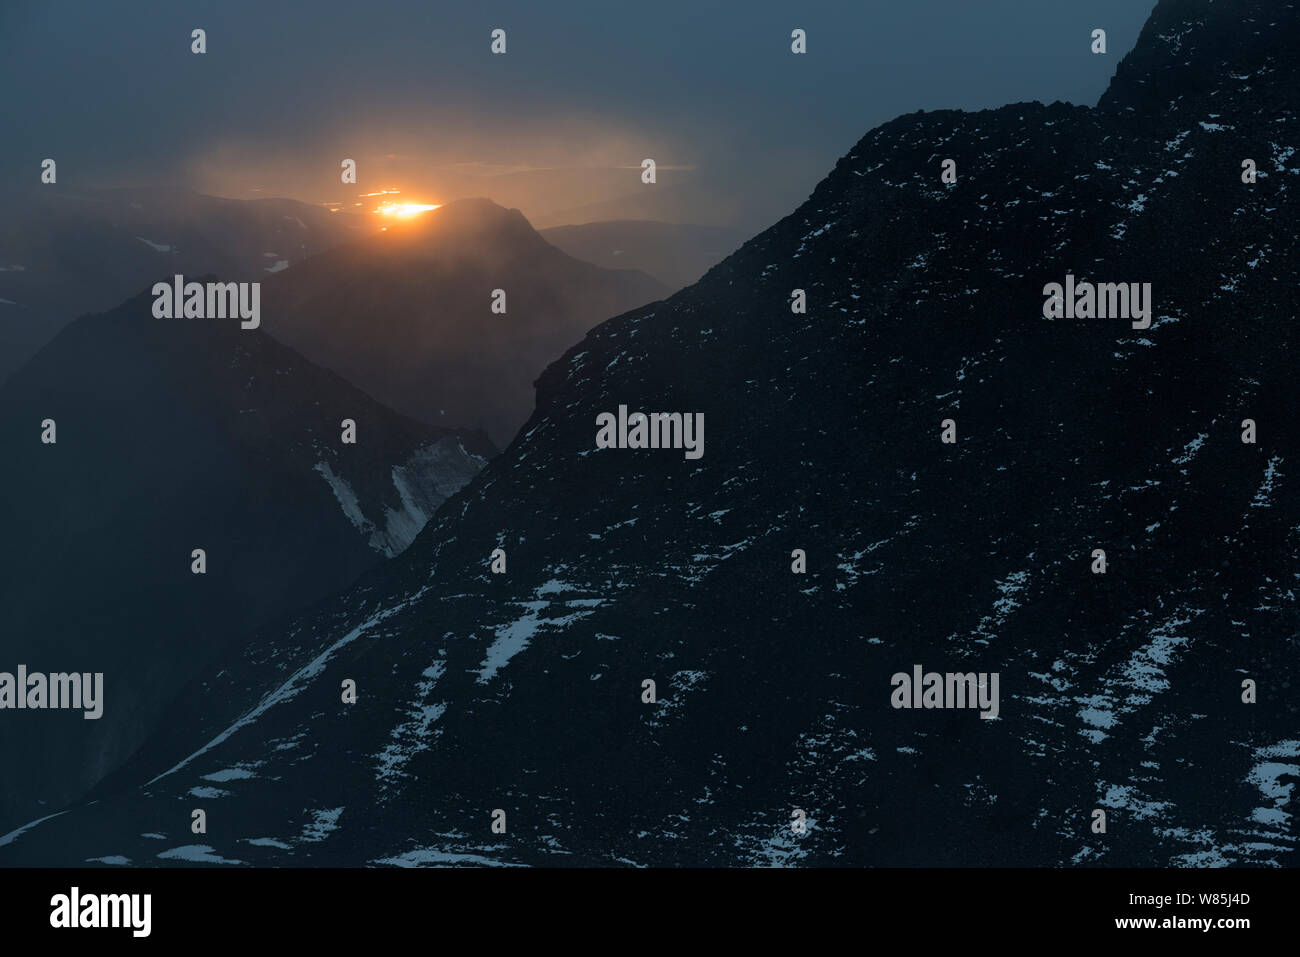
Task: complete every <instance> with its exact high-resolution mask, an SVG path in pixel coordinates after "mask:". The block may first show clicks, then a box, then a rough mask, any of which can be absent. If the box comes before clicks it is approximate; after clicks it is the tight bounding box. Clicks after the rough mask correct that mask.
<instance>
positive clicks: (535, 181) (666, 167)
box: [0, 0, 1155, 231]
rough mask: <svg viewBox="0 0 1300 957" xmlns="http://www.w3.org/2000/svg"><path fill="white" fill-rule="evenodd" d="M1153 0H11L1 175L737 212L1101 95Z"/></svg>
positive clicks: (743, 223)
mask: <svg viewBox="0 0 1300 957" xmlns="http://www.w3.org/2000/svg"><path fill="white" fill-rule="evenodd" d="M1154 5H1155V0H1086V2H1080V0H978V2H975V0H906V2H899V0H854V2H850V0H837V2H826V0H799V2H775V0H729V2H721V0H684V2H682V0H671V2H660V3H647V4H635V3H631V2H627V3H611V2H608V0H590V2H589V0H573V2H565V0H554V2H538V0H526V2H491V0H488V2H475V3H451V2H435V0H366V2H361V3H356V2H342V0H312V2H310V3H308V2H293V3H290V2H282V0H256V2H246V0H218V2H186V3H178V2H175V0H131V2H129V3H104V2H103V0H86V2H60V0H48V2H39V0H31V2H29V0H0V97H2V99H0V102H3V103H4V108H3V126H4V134H3V136H0V141H2V145H0V177H2V178H3V179H4V180H5V181H7V182H9V183H22V184H26V183H27V182H28V180H30V181H31V183H32V184H37V183H38V182H39V173H40V163H41V160H42V159H44V158H46V157H53V158H55V159H56V160H57V162H58V171H59V182H60V183H61V184H65V185H68V184H72V185H80V184H84V185H86V186H95V187H101V186H128V185H129V186H183V187H188V188H194V189H198V190H200V191H203V192H207V193H213V194H215V195H221V196H230V197H235V198H257V197H265V196H287V197H290V198H294V199H300V200H304V201H307V202H320V203H325V202H333V203H343V204H345V205H350V204H355V203H357V202H362V203H363V204H364V203H370V202H373V200H371V199H369V198H364V197H359V195H358V194H365V193H371V192H374V191H378V190H381V189H387V188H398V189H401V191H402V193H401V198H402V199H404V200H408V201H413V202H429V203H438V202H446V201H448V200H451V199H455V198H458V197H460V196H467V195H484V196H488V197H490V198H492V199H495V200H496V201H498V202H501V203H502V204H503V205H507V206H517V207H518V208H520V209H521V210H523V212H524V213H525V215H527V216H528V217H529V218H530V219H531V220H532V221H533V222H534V224H535V225H538V226H548V225H556V224H559V223H564V222H582V221H590V220H594V219H608V218H633V217H640V218H661V219H667V220H673V221H682V222H686V221H694V222H702V223H706V224H711V225H729V226H735V227H737V228H742V229H746V230H750V231H752V230H755V229H758V228H761V227H763V226H766V225H769V224H770V223H772V222H774V221H776V220H777V219H779V218H781V217H782V216H784V215H785V214H787V213H789V212H790V211H791V210H792V209H794V208H795V207H796V206H797V205H798V204H799V203H800V202H802V201H803V199H805V198H806V197H807V196H808V194H809V193H811V192H812V190H813V188H814V187H815V186H816V184H817V182H818V181H819V180H820V179H821V178H822V177H824V176H825V175H826V174H827V173H828V172H829V171H830V169H831V168H832V167H833V166H834V165H835V162H836V160H837V159H838V158H839V157H840V156H842V155H844V154H845V153H847V152H848V151H849V150H850V148H851V147H852V146H853V145H854V144H855V143H856V142H857V141H858V140H859V139H861V138H862V137H863V136H864V135H865V134H866V133H868V132H869V131H870V130H871V129H872V128H874V127H876V126H878V125H879V124H881V123H883V122H886V121H888V120H890V119H892V118H894V117H895V116H898V115H900V114H903V113H910V112H914V111H916V110H937V109H964V110H979V109H987V108H994V107H997V106H1001V105H1003V104H1005V103H1012V102H1020V101H1027V100H1041V101H1043V102H1051V101H1053V100H1058V99H1059V100H1064V101H1067V102H1071V103H1078V104H1084V105H1092V104H1094V103H1095V102H1096V101H1097V98H1098V97H1099V96H1100V95H1101V93H1102V91H1103V90H1104V89H1105V87H1106V84H1107V82H1108V81H1109V79H1110V77H1111V75H1112V74H1113V73H1114V70H1115V66H1116V64H1117V63H1118V62H1119V60H1120V59H1121V58H1122V57H1123V55H1124V54H1125V53H1126V52H1127V51H1128V50H1129V49H1130V48H1131V47H1132V46H1133V44H1134V42H1135V41H1136V39H1137V36H1138V33H1139V32H1140V30H1141V27H1142V24H1143V22H1144V21H1145V19H1146V18H1147V16H1148V15H1149V13H1150V11H1151V9H1152V8H1153V7H1154ZM196 27H197V28H202V29H204V30H205V31H206V34H207V52H206V53H205V54H203V55H195V54H193V53H191V52H190V44H191V39H190V34H191V30H193V29H194V28H196ZM496 28H500V29H503V30H505V31H506V44H507V47H506V49H507V52H506V53H505V55H493V54H492V53H491V51H490V44H491V32H492V30H493V29H496ZM795 28H800V29H803V30H805V31H806V34H807V51H808V52H807V53H806V54H803V55H795V54H793V53H791V51H790V42H791V40H790V34H791V31H792V30H793V29H795ZM1096 28H1102V29H1105V30H1106V31H1107V39H1108V52H1107V54H1106V55H1100V56H1099V55H1094V54H1093V53H1092V52H1091V49H1090V47H1091V34H1092V31H1093V30H1094V29H1096ZM345 158H350V159H354V160H356V162H357V171H358V182H357V184H356V185H355V186H351V185H345V184H342V183H341V182H340V180H339V172H340V164H341V162H342V160H343V159H345ZM645 158H652V159H654V160H655V162H656V164H657V165H658V169H659V174H658V180H659V182H658V184H657V188H658V191H657V192H656V193H654V194H649V193H647V192H646V190H645V188H643V187H642V184H641V181H640V173H641V170H640V165H641V161H642V160H643V159H645Z"/></svg>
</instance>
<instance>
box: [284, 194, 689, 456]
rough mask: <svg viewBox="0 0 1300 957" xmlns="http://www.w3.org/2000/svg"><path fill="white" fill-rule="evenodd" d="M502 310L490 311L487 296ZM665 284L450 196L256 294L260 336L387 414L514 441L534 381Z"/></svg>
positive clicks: (519, 217)
mask: <svg viewBox="0 0 1300 957" xmlns="http://www.w3.org/2000/svg"><path fill="white" fill-rule="evenodd" d="M496 289H501V290H504V292H505V308H506V312H505V313H504V314H495V313H493V312H492V302H493V290H496ZM669 291H670V290H669V288H668V287H667V286H665V285H664V284H663V283H661V282H659V281H657V280H655V279H652V278H651V277H650V276H647V275H646V274H645V273H642V272H639V271H636V270H627V269H622V270H611V269H602V268H600V267H598V266H593V265H591V264H590V263H587V262H580V261H578V260H577V259H574V258H573V257H572V256H569V255H567V254H565V253H563V252H561V251H560V250H559V249H557V248H555V247H554V246H552V245H551V244H550V243H548V242H547V241H546V240H545V239H543V238H542V237H541V236H539V235H538V234H537V232H536V231H535V230H534V229H533V228H532V227H531V226H530V225H529V224H528V221H527V220H526V219H525V218H524V216H523V214H522V213H520V212H519V211H518V210H507V209H503V208H502V207H500V206H497V205H496V204H495V203H493V202H491V201H490V200H486V199H475V200H458V201H456V202H454V203H450V204H448V205H446V206H443V207H442V208H440V209H437V210H434V211H433V212H430V213H425V214H423V215H422V216H418V217H416V218H415V219H412V220H409V221H405V222H401V223H398V224H394V225H393V226H392V227H391V228H390V229H389V230H388V231H387V232H383V233H379V234H377V235H373V236H370V237H367V238H365V239H362V240H358V241H356V242H352V243H348V244H346V245H344V246H340V247H338V248H336V249H334V250H332V251H330V252H327V253H324V254H321V255H319V256H314V257H312V258H311V259H309V260H307V261H305V262H303V263H300V264H299V265H298V266H296V267H294V268H293V269H291V270H288V271H286V272H285V273H284V274H283V275H282V276H275V277H272V278H271V279H270V280H269V281H268V282H266V284H265V285H264V288H263V296H264V314H265V315H266V321H265V328H266V330H267V332H269V333H270V334H271V335H273V336H275V337H276V338H278V339H280V340H281V341H282V342H285V343H288V344H289V345H291V346H292V347H293V348H295V349H297V350H298V351H300V352H301V353H302V354H303V355H304V356H306V357H307V358H308V359H311V360H312V361H314V362H318V363H320V364H321V365H323V366H326V367H328V368H330V369H334V370H335V371H337V372H338V373H339V374H340V375H342V376H344V377H345V378H346V379H348V381H350V382H353V383H355V384H356V385H358V386H359V387H360V388H362V389H364V390H366V391H367V392H369V393H370V394H371V395H373V396H375V398H377V399H379V400H380V401H381V402H383V403H385V404H386V405H389V406H391V407H392V408H394V409H397V410H398V411H400V412H403V413H405V414H406V415H410V416H413V417H415V418H418V419H422V420H423V421H426V422H432V423H435V424H444V423H446V424H455V425H457V426H464V427H469V428H481V429H483V430H485V431H486V432H487V433H488V434H489V435H490V436H491V437H492V439H493V441H494V442H496V443H497V444H498V445H500V446H502V447H504V446H505V445H506V444H507V443H509V442H510V440H511V439H512V438H514V435H515V433H516V431H517V430H518V428H519V426H520V425H521V424H522V423H523V421H524V420H525V419H527V418H528V415H529V414H530V413H531V412H532V408H533V382H534V381H535V380H536V378H537V376H538V374H540V372H541V371H542V369H544V368H545V367H546V365H547V364H548V363H549V362H551V361H552V360H553V359H555V358H556V357H557V356H559V355H561V354H562V353H563V352H564V350H565V349H567V348H568V347H569V346H571V345H572V344H573V343H574V342H577V341H578V340H580V339H581V338H582V337H583V336H584V335H585V334H586V333H587V331H588V330H589V329H590V328H591V327H592V326H594V325H595V324H596V323H597V322H600V321H601V320H603V319H606V318H608V317H609V316H611V315H617V314H618V313H620V312H625V311H627V310H628V309H631V308H634V307H636V306H640V305H644V304H645V303H647V302H651V301H653V300H656V299H659V298H661V297H663V296H665V295H667V294H668V292H669Z"/></svg>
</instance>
